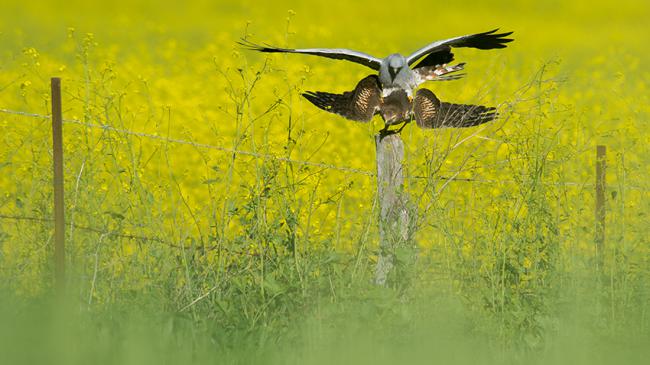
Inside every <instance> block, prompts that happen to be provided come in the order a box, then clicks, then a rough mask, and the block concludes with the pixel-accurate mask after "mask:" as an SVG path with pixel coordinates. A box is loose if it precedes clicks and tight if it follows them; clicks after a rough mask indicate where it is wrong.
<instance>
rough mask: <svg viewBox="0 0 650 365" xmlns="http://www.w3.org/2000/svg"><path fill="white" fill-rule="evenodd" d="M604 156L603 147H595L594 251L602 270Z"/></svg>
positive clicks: (604, 187) (603, 246) (604, 186)
mask: <svg viewBox="0 0 650 365" xmlns="http://www.w3.org/2000/svg"><path fill="white" fill-rule="evenodd" d="M606 155H607V148H606V147H605V146H600V145H599V146H596V234H595V241H596V250H597V255H598V259H597V260H598V265H599V266H600V268H602V265H603V251H604V249H605V211H606V208H605V189H606V188H607V185H606V184H607V181H606V169H607V164H606Z"/></svg>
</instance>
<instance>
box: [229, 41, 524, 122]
mask: <svg viewBox="0 0 650 365" xmlns="http://www.w3.org/2000/svg"><path fill="white" fill-rule="evenodd" d="M498 30H499V29H494V30H490V31H487V32H483V33H476V34H470V35H464V36H460V37H454V38H449V39H445V40H439V41H435V42H432V43H429V44H427V45H426V46H424V47H422V48H420V49H418V50H417V51H415V52H413V53H411V54H410V55H408V56H403V55H401V54H399V53H392V54H390V55H388V56H387V57H385V58H378V57H375V56H371V55H369V54H366V53H363V52H358V51H354V50H350V49H343V48H302V49H296V48H281V47H274V46H271V45H259V44H256V43H253V42H251V41H249V40H247V39H242V40H241V41H240V42H238V43H239V44H240V45H241V46H243V47H245V48H247V49H250V50H254V51H258V52H265V53H297V54H307V55H315V56H320V57H326V58H331V59H337V60H347V61H351V62H355V63H358V64H361V65H364V66H367V67H369V68H371V69H373V70H375V71H378V73H377V74H376V75H374V74H373V75H370V76H368V77H365V78H363V79H362V80H361V81H359V83H358V84H357V86H356V87H355V89H354V90H352V91H348V92H344V93H343V94H332V93H325V92H306V93H304V94H303V96H304V97H305V98H306V99H307V100H309V101H310V102H312V103H313V104H314V105H316V106H317V107H319V108H321V109H324V110H327V111H330V112H333V113H336V114H339V115H342V116H344V117H346V118H348V119H351V120H356V121H370V120H371V119H372V117H373V116H374V115H375V114H380V115H381V116H382V118H383V119H384V122H385V124H386V127H385V128H384V130H386V128H388V126H389V125H392V124H395V123H398V122H405V124H406V123H408V121H410V118H412V117H415V119H416V122H417V123H418V125H419V126H420V127H423V128H439V127H446V126H465V124H472V123H475V122H478V121H489V120H492V119H494V118H496V113H494V108H491V107H484V106H473V105H465V104H450V103H443V102H441V101H440V100H439V99H438V98H437V97H436V96H435V95H434V94H433V93H432V92H431V91H429V90H427V91H428V92H426V91H424V90H426V89H422V90H417V91H416V89H418V87H419V86H420V85H421V84H423V83H424V82H426V81H443V80H456V79H459V78H461V77H463V76H464V74H455V75H448V74H450V73H453V72H457V71H460V70H462V69H463V68H464V65H465V64H464V63H460V64H458V65H455V66H447V64H448V63H450V62H451V61H453V60H454V54H453V53H452V52H451V50H452V48H461V47H469V48H477V49H481V50H487V49H499V48H505V47H506V44H507V43H509V42H512V41H513V39H511V38H507V37H508V36H509V35H511V34H512V33H513V32H505V33H497V31H498ZM420 91H422V92H420ZM418 97H419V99H418ZM432 113H433V114H432ZM434 115H435V118H434ZM441 115H446V116H447V117H449V116H450V115H452V116H454V120H453V121H452V120H449V121H444V120H441V119H440V118H441ZM386 117H388V119H386ZM418 118H420V120H418ZM490 118H491V119H490ZM486 119H487V120H486ZM470 121H471V122H470ZM429 126H431V127H429ZM402 127H403V126H402ZM400 130H401V129H400Z"/></svg>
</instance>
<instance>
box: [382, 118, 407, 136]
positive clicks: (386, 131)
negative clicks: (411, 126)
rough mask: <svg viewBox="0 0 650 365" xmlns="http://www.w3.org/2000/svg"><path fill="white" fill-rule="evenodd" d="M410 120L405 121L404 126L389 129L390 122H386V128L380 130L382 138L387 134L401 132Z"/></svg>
mask: <svg viewBox="0 0 650 365" xmlns="http://www.w3.org/2000/svg"><path fill="white" fill-rule="evenodd" d="M409 122H410V120H408V121H405V122H403V123H402V126H401V127H399V128H398V129H388V127H389V126H390V124H386V125H385V126H384V128H383V129H382V130H380V131H379V136H381V138H384V137H386V136H390V135H391V134H397V133H401V132H402V129H404V127H406V125H407V124H408V123H409Z"/></svg>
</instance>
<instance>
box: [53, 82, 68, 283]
mask: <svg viewBox="0 0 650 365" xmlns="http://www.w3.org/2000/svg"><path fill="white" fill-rule="evenodd" d="M51 86H52V156H53V160H54V163H53V168H54V175H53V176H54V179H53V185H54V280H55V286H56V289H57V291H58V292H59V293H62V292H63V291H64V289H65V218H64V200H63V116H62V110H61V79H60V78H58V77H53V78H52V80H51Z"/></svg>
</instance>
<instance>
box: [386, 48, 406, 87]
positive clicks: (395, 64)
mask: <svg viewBox="0 0 650 365" xmlns="http://www.w3.org/2000/svg"><path fill="white" fill-rule="evenodd" d="M386 65H387V66H388V73H389V74H390V78H391V81H393V80H395V77H397V74H398V73H399V72H400V71H401V70H402V68H404V66H405V65H406V59H405V58H404V56H402V55H400V54H398V53H393V54H392V55H390V56H388V57H387V59H386Z"/></svg>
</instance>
